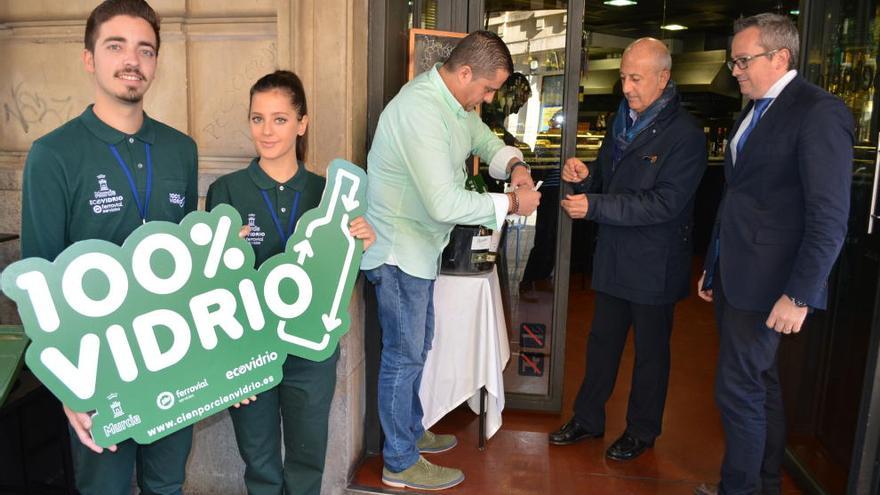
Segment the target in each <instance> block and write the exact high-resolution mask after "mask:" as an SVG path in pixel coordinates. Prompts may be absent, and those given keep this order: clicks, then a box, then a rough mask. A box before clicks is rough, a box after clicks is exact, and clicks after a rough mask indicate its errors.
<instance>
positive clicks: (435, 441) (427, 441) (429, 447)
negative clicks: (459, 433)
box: [416, 430, 458, 454]
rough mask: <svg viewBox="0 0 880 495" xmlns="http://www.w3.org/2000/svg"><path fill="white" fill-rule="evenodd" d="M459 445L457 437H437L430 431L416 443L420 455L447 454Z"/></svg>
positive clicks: (426, 431)
mask: <svg viewBox="0 0 880 495" xmlns="http://www.w3.org/2000/svg"><path fill="white" fill-rule="evenodd" d="M456 445H458V440H457V439H456V438H455V435H435V434H433V433H431V432H430V431H429V430H425V433H423V434H422V438H420V439H419V441H418V442H416V447H418V448H419V453H420V454H439V453H440V452H446V451H447V450H450V449H452V448H453V447H455V446H456Z"/></svg>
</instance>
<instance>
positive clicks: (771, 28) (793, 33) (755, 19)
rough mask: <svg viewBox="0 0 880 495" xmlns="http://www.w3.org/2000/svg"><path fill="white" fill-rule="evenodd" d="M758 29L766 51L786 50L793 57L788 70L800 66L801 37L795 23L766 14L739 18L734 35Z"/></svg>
mask: <svg viewBox="0 0 880 495" xmlns="http://www.w3.org/2000/svg"><path fill="white" fill-rule="evenodd" d="M750 27H755V28H758V32H759V33H761V34H760V42H759V43H760V44H761V46H762V47H764V49H765V50H767V51H770V50H781V49H783V48H785V49H786V50H788V53H789V54H791V57H790V58H789V61H788V68H789V70H790V69H794V68H795V67H797V64H798V50H799V48H800V36H799V35H798V30H797V26H795V25H794V22H793V21H792V20H791V19H789V18H788V17H785V16H784V15H779V14H772V13H768V12H765V13H763V14H756V15H753V16H751V17H745V18H742V17H741V18H739V19H737V20H736V21H734V22H733V34H734V35H735V34H737V33H739V32H740V31H743V30H745V29H748V28H750Z"/></svg>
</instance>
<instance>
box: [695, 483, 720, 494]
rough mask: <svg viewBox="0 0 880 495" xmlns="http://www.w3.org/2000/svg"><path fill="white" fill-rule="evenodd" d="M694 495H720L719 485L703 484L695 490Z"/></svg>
mask: <svg viewBox="0 0 880 495" xmlns="http://www.w3.org/2000/svg"><path fill="white" fill-rule="evenodd" d="M694 495H718V485H714V484H712V483H701V484H700V486H698V487H697V488H696V489H695V490H694Z"/></svg>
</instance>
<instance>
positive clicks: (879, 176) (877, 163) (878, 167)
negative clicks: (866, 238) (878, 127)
mask: <svg viewBox="0 0 880 495" xmlns="http://www.w3.org/2000/svg"><path fill="white" fill-rule="evenodd" d="M878 143H880V135H878ZM878 172H880V147H878V148H877V157H876V159H875V160H874V187H873V188H872V190H871V209H870V210H868V234H873V233H874V219H878V220H880V216H877V215H875V214H874V212H875V211H877V183H878V182H880V173H878Z"/></svg>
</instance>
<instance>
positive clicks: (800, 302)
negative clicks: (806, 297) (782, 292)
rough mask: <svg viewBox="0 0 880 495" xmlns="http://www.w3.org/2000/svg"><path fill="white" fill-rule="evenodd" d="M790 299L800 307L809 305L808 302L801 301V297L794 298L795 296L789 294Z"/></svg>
mask: <svg viewBox="0 0 880 495" xmlns="http://www.w3.org/2000/svg"><path fill="white" fill-rule="evenodd" d="M788 299H789V300H790V301H791V302H793V303H794V305H795V306H797V307H799V308H806V307H807V303H806V302H804V301H801V300H800V299H797V298H794V297H791V296H788Z"/></svg>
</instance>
